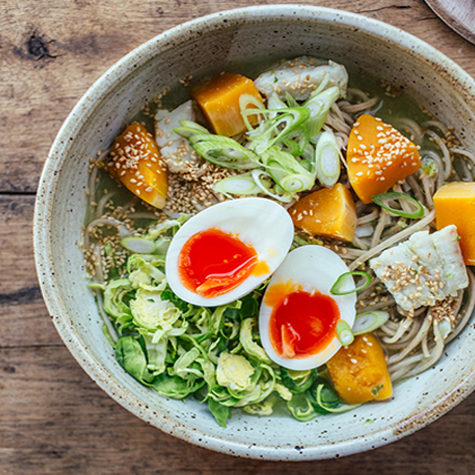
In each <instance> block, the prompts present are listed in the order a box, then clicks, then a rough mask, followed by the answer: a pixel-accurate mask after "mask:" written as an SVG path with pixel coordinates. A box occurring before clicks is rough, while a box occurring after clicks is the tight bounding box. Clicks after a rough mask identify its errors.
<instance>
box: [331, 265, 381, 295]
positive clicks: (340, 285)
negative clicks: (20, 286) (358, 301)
mask: <svg viewBox="0 0 475 475" xmlns="http://www.w3.org/2000/svg"><path fill="white" fill-rule="evenodd" d="M354 275H360V276H362V277H363V278H364V280H363V283H362V284H361V285H359V286H358V287H355V286H354V282H353V276H354ZM372 281H373V277H372V276H371V275H370V274H368V273H367V272H364V271H361V270H355V271H352V272H345V273H344V274H341V275H340V276H339V277H338V279H337V280H336V282H335V283H334V284H333V286H332V288H331V289H330V293H331V294H332V295H347V294H352V293H353V292H359V291H360V290H363V289H366V287H368V286H369V285H370V284H371V282H372ZM351 284H353V285H351ZM349 287H350V288H349Z"/></svg>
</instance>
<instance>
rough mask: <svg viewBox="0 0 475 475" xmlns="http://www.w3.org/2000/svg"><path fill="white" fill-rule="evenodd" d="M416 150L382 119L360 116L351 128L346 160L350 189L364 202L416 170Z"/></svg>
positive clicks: (417, 161)
mask: <svg viewBox="0 0 475 475" xmlns="http://www.w3.org/2000/svg"><path fill="white" fill-rule="evenodd" d="M417 150H418V147H417V146H416V145H414V144H413V143H412V142H411V141H410V140H409V139H408V138H406V137H404V136H403V135H402V134H401V133H400V132H399V131H398V130H396V129H395V128H393V127H392V126H391V125H389V124H385V123H384V122H383V121H382V120H381V119H379V118H377V117H373V116H371V115H369V114H363V115H362V116H360V117H359V119H358V120H357V122H356V123H355V124H354V125H353V128H352V129H351V132H350V136H349V139H348V146H347V152H346V161H347V164H348V176H349V179H350V183H351V186H352V187H353V190H355V193H356V194H357V195H358V197H359V198H360V200H361V201H362V202H363V203H371V199H372V198H373V196H374V195H377V194H379V193H386V191H388V190H389V189H390V188H391V187H392V186H394V185H395V184H396V183H397V182H398V181H400V180H404V178H406V177H408V176H409V175H412V174H413V173H414V172H416V171H417V170H419V168H420V166H421V158H420V156H419V152H418V151H417Z"/></svg>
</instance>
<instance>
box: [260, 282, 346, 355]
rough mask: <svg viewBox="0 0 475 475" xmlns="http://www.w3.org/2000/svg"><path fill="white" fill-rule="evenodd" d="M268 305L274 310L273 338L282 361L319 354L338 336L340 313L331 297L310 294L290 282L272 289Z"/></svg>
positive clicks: (270, 288) (268, 293)
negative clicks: (337, 325)
mask: <svg viewBox="0 0 475 475" xmlns="http://www.w3.org/2000/svg"><path fill="white" fill-rule="evenodd" d="M264 302H265V304H266V305H268V306H269V307H272V308H273V311H272V314H271V316H270V320H269V337H270V342H271V344H272V347H273V348H274V351H275V352H276V353H277V355H278V356H280V357H281V358H308V357H309V356H313V355H316V354H317V353H319V352H320V351H322V350H324V349H325V348H326V347H327V346H328V345H329V344H330V343H331V341H332V340H333V338H335V336H336V324H337V322H338V320H339V319H340V310H339V308H338V305H337V303H336V302H335V300H334V299H333V298H332V297H330V296H329V295H324V294H321V293H320V292H318V290H314V291H313V292H312V293H310V292H306V291H304V290H302V288H301V287H300V286H298V285H292V283H290V282H287V283H281V284H274V285H272V287H269V289H268V290H267V292H266V295H265V300H264Z"/></svg>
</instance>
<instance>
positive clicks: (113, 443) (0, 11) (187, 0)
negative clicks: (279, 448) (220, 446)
mask: <svg viewBox="0 0 475 475" xmlns="http://www.w3.org/2000/svg"><path fill="white" fill-rule="evenodd" d="M267 3H269V4H270V3H292V2H288V1H287V2H286V1H278V0H269V1H265V0H260V1H254V2H252V1H247V0H234V1H232V0H221V1H219V0H153V1H152V0H128V1H126V2H124V1H119V0H102V1H100V0H74V1H67V2H65V1H62V0H49V1H48V0H29V1H23V2H21V1H18V0H0V97H1V102H0V158H1V161H2V172H1V173H0V209H1V213H0V235H1V243H2V245H1V246H0V312H1V313H0V318H1V321H0V474H8V475H11V474H42V473H51V474H69V473H71V474H152V473H160V474H176V475H182V474H189V473H197V474H203V475H208V474H209V475H211V474H223V473H226V474H240V475H241V474H242V475H248V474H249V475H250V474H272V475H278V474H284V473H285V474H288V475H293V474H299V475H304V474H324V473H331V474H340V473H341V474H352V475H358V474H367V475H373V474H374V475H376V474H377V475H381V474H384V475H396V474H406V475H411V474H418V475H419V474H420V475H451V474H454V475H455V474H456V475H470V474H475V446H474V442H475V394H473V395H472V396H470V397H469V398H468V399H466V400H465V401H464V402H463V403H461V404H460V405H459V406H458V407H457V408H455V409H453V410H452V411H451V412H450V413H448V414H447V415H445V416H444V417H442V418H441V419H440V420H438V421H436V422H435V423H433V424H432V425H430V426H429V427H426V428H425V429H422V430H420V431H419V432H417V433H415V434H414V435H412V436H410V437H407V438H405V439H403V440H401V441H399V442H396V443H393V444H391V445H388V446H385V447H382V448H379V449H376V450H374V451H372V452H367V453H364V454H358V455H353V456H350V457H346V458H342V459H338V460H326V461H320V462H301V463H285V464H284V463H276V462H260V461H253V460H247V459H237V458H233V457H231V456H227V455H222V454H218V453H214V452H210V451H207V450H205V449H202V448H198V447H194V446H192V445H189V444H187V443H185V442H182V441H181V440H177V439H175V438H173V437H171V436H169V435H166V434H164V433H162V432H161V431H159V430H157V429H155V428H153V427H150V426H148V425H146V424H145V423H143V422H142V421H140V420H139V419H137V418H136V417H135V416H133V415H132V414H130V413H128V412H127V411H126V410H125V409H123V408H122V407H121V406H119V405H118V404H116V403H115V402H114V401H113V400H112V399H110V398H109V397H108V396H107V395H106V394H105V393H103V392H102V390H100V389H99V388H98V387H97V386H96V384H95V383H94V382H93V381H92V380H90V379H89V377H88V376H87V375H86V374H85V373H84V372H83V370H82V369H81V368H80V366H79V365H78V364H77V363H76V361H75V360H74V359H73V358H72V356H71V355H70V354H69V352H68V350H67V349H66V348H65V346H64V345H63V343H62V341H61V339H60V338H59V336H58V334H57V333H56V330H55V328H54V326H53V324H52V323H51V321H50V318H49V315H48V311H47V309H46V307H45V305H44V303H43V300H42V296H41V292H40V290H39V287H38V283H37V279H36V274H35V267H34V260H33V248H32V236H31V235H32V217H33V209H34V201H35V192H36V189H37V183H38V180H39V176H40V173H41V169H42V167H43V163H44V160H45V158H46V156H47V154H48V150H49V148H50V146H51V143H52V141H53V139H54V137H55V135H56V133H57V132H58V130H59V128H60V126H61V124H62V122H63V121H64V119H65V118H66V116H67V115H68V114H69V112H70V111H71V109H72V107H73V106H74V104H75V103H76V101H77V100H78V99H79V98H80V97H81V96H82V95H83V93H84V92H85V91H86V90H87V89H88V87H89V86H90V85H91V84H92V83H93V82H94V81H95V80H96V79H97V78H98V77H99V76H100V75H101V74H102V73H104V72H105V71H106V69H107V68H109V67H110V66H111V65H112V64H114V63H115V62H116V61H117V60H118V59H120V58H121V57H122V56H123V55H125V54H126V53H127V52H129V51H130V50H132V49H133V48H135V47H136V46H138V45H140V44H141V43H143V42H145V41H146V40H148V39H150V38H152V37H154V36H155V35H157V34H158V33H161V32H163V31H164V30H167V29H168V28H171V27H173V26H175V25H177V24H179V23H181V22H184V21H187V20H190V19H192V18H197V17H199V16H202V15H206V14H209V13H213V12H217V11H220V10H226V9H230V8H235V7H244V6H248V5H253V4H267ZM299 3H303V4H312V5H321V6H328V7H333V8H339V9H343V10H348V11H351V12H355V13H360V14H362V15H365V16H368V17H371V18H375V19H378V20H382V21H385V22H387V23H390V24H392V25H394V26H397V27H399V28H401V29H403V30H405V31H407V32H409V33H412V34H413V35H415V36H417V37H419V38H421V39H422V40H425V41H426V42H428V43H430V44H431V45H433V46H434V47H436V48H438V49H439V50H440V51H442V52H443V53H445V54H446V55H447V56H448V57H450V58H451V59H452V60H454V61H455V62H457V63H458V64H459V65H460V66H462V67H463V68H464V69H465V70H466V71H468V73H470V74H471V75H472V76H475V46H474V45H472V44H470V43H468V42H467V41H465V40H464V39H462V38H461V37H459V36H457V34H455V33H454V32H452V31H451V30H450V29H449V28H448V27H447V26H446V25H445V24H444V23H443V22H442V21H441V20H440V19H439V18H438V17H437V16H436V15H435V14H434V13H433V12H432V10H430V9H429V8H428V7H427V5H426V4H425V3H424V1H423V0H326V1H325V0H321V1H318V0H315V1H305V0H302V1H300V2H299Z"/></svg>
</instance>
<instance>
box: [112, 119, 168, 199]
mask: <svg viewBox="0 0 475 475" xmlns="http://www.w3.org/2000/svg"><path fill="white" fill-rule="evenodd" d="M106 168H107V170H108V171H109V172H110V174H111V175H112V176H113V177H115V178H116V179H117V180H119V181H120V182H121V183H122V184H123V185H124V186H125V187H126V188H128V189H129V190H130V191H131V192H132V193H134V194H135V195H137V196H138V197H139V198H141V199H142V200H144V201H145V202H147V203H149V204H150V205H152V206H155V207H156V208H163V207H164V206H165V202H166V198H167V190H168V176H167V169H166V167H165V165H164V163H163V161H162V159H161V157H160V152H159V150H158V147H157V144H156V143H155V140H154V138H153V136H152V134H150V133H149V132H148V131H147V129H146V128H145V127H144V126H143V125H142V124H139V123H138V122H134V123H132V124H131V125H129V126H128V127H127V128H126V129H125V131H124V132H123V133H122V134H121V135H119V136H118V137H117V138H116V139H115V142H114V144H113V145H112V148H111V152H110V154H109V160H108V161H107V164H106Z"/></svg>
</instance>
